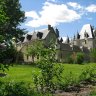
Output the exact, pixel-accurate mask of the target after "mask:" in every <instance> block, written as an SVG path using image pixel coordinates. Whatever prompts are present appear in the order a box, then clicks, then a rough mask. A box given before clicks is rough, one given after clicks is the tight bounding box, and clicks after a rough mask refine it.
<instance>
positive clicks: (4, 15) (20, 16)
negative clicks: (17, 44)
mask: <svg viewBox="0 0 96 96" xmlns="http://www.w3.org/2000/svg"><path fill="white" fill-rule="evenodd" d="M9 5H10V6H9ZM24 20H25V16H24V11H21V5H20V3H19V0H0V35H3V36H4V37H5V39H6V41H8V40H10V39H12V38H13V36H14V37H16V38H20V36H21V35H22V34H23V31H24V30H22V29H20V28H19V27H18V26H19V25H20V23H23V22H24Z"/></svg>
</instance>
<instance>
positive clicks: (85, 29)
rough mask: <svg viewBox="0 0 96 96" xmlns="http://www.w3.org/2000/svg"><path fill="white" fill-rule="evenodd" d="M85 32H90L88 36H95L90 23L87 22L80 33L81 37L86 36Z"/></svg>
mask: <svg viewBox="0 0 96 96" xmlns="http://www.w3.org/2000/svg"><path fill="white" fill-rule="evenodd" d="M85 32H86V33H87V34H88V38H93V29H92V26H91V25H90V24H85V25H84V26H83V27H82V29H81V31H80V33H79V35H80V39H84V38H85Z"/></svg>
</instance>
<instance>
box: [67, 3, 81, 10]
mask: <svg viewBox="0 0 96 96" xmlns="http://www.w3.org/2000/svg"><path fill="white" fill-rule="evenodd" d="M67 5H69V6H71V7H73V8H74V9H81V8H82V6H81V5H80V4H78V3H76V2H68V3H67Z"/></svg>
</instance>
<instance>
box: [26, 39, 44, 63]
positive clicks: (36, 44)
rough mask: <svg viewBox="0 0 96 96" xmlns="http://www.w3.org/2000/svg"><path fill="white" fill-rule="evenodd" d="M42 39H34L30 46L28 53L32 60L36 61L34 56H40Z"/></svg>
mask: <svg viewBox="0 0 96 96" xmlns="http://www.w3.org/2000/svg"><path fill="white" fill-rule="evenodd" d="M42 44H43V43H42V41H37V40H35V41H33V42H32V44H31V45H29V46H28V48H27V52H26V55H28V56H32V61H33V63H34V58H36V57H39V50H40V49H42V48H43V46H42Z"/></svg>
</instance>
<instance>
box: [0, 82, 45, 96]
mask: <svg viewBox="0 0 96 96" xmlns="http://www.w3.org/2000/svg"><path fill="white" fill-rule="evenodd" d="M29 85H30V84H26V83H24V82H18V83H16V82H6V83H4V82H0V96H44V95H43V94H42V93H38V92H36V91H35V90H33V88H31V87H30V86H29Z"/></svg>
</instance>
